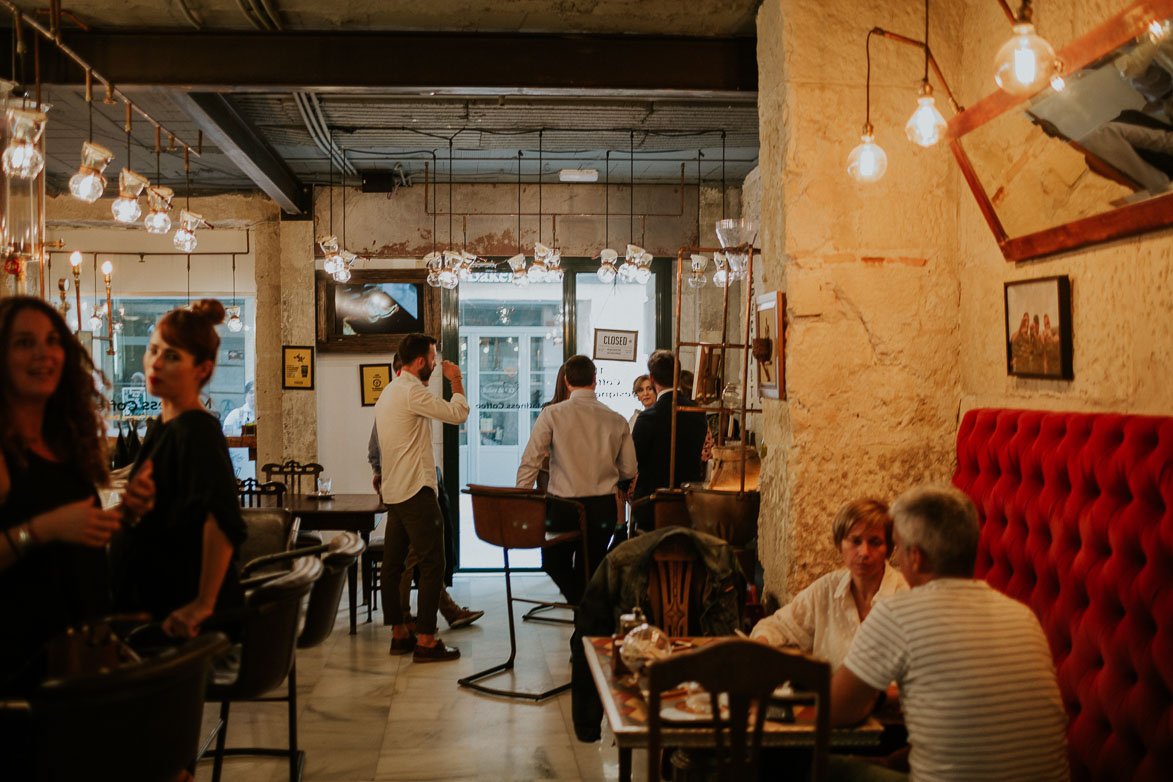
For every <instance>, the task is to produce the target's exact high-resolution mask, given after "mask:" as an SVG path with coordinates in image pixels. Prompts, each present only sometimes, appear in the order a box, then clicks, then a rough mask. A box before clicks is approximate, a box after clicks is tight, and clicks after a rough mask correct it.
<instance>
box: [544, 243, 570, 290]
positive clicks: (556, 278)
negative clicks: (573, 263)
mask: <svg viewBox="0 0 1173 782" xmlns="http://www.w3.org/2000/svg"><path fill="white" fill-rule="evenodd" d="M565 276H566V275H565V274H564V273H563V271H562V251H561V250H559V249H558V248H554V249H553V250H551V251H550V257H549V258H547V259H546V282H562V279H563V278H564V277H565Z"/></svg>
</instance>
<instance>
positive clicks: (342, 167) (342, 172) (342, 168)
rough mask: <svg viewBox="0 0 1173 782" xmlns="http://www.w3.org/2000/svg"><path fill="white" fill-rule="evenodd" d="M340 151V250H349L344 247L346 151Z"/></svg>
mask: <svg viewBox="0 0 1173 782" xmlns="http://www.w3.org/2000/svg"><path fill="white" fill-rule="evenodd" d="M331 143H333V142H331ZM340 151H341V152H342V165H340V166H338V178H339V179H340V180H342V249H343V250H346V249H349V248H347V246H346V150H345V149H341V150H340ZM347 257H349V256H347Z"/></svg>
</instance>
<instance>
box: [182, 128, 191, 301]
mask: <svg viewBox="0 0 1173 782" xmlns="http://www.w3.org/2000/svg"><path fill="white" fill-rule="evenodd" d="M190 151H191V150H189V149H188V148H187V147H184V148H183V178H184V181H185V182H186V185H185V187H184V191H185V206H184V208H185V209H187V210H188V211H191V161H190V160H189V159H188V153H189V152H190ZM188 257H190V256H188ZM189 298H190V296H189Z"/></svg>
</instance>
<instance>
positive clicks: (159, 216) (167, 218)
mask: <svg viewBox="0 0 1173 782" xmlns="http://www.w3.org/2000/svg"><path fill="white" fill-rule="evenodd" d="M174 197H175V191H174V190H172V189H171V188H169V187H163V186H162V185H152V186H151V187H148V188H147V203H148V204H150V206H151V211H150V212H148V213H147V216H146V217H144V218H143V225H144V226H145V227H146V229H147V233H152V234H165V233H167V232H168V231H170V230H171V215H170V214H168V212H170V211H171V199H172V198H174Z"/></svg>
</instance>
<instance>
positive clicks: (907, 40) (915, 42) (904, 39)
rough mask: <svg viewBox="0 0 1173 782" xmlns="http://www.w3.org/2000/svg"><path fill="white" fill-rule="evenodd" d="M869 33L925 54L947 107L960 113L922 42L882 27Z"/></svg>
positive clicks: (933, 60) (930, 53) (943, 76)
mask: <svg viewBox="0 0 1173 782" xmlns="http://www.w3.org/2000/svg"><path fill="white" fill-rule="evenodd" d="M871 31H872V32H873V33H875V34H876V35H882V36H884V37H885V38H887V39H888V40H890V41H897V42H899V43H905V44H908V45H909V46H915V47H916V48H918V49H920V50H921V51H923V52H925V54H926V56H927V57H928V60H929V65H931V66H933V73H935V74H937V81H939V82H940V83H941V88H942V89H944V90H945V98H946V99H947V100H948V101H949V107H950V108H951V109H953V113H954V114H960V113H961V110H962V109H961V106H960V105H959V104H958V103H957V101H956V100H955V99H954V97H953V91H952V90H950V89H949V83H948V82H947V81H945V74H943V73H941V68H940V66H938V65H937V60H936V58H935V57H933V50H932V49H929V48H927V47H926V46H925V44H924V42H923V41H918V40H916V39H915V38H909V37H907V36H904V35H900V34H899V33H893V32H889V31H887V30H885V29H883V28H882V27H873V28H872V30H871Z"/></svg>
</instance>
